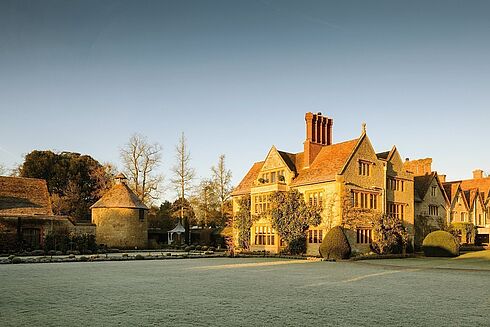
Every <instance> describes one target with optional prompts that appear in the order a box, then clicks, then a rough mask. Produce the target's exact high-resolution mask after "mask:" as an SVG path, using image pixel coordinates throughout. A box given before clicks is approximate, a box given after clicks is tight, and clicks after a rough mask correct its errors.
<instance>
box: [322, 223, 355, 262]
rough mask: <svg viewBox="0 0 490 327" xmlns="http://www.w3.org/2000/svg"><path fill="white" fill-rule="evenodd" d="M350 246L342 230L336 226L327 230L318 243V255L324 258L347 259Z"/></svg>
mask: <svg viewBox="0 0 490 327" xmlns="http://www.w3.org/2000/svg"><path fill="white" fill-rule="evenodd" d="M350 254H351V247H350V245H349V241H348V240H347V237H346V236H345V234H344V231H343V230H342V227H340V226H336V227H334V228H332V229H331V230H329V231H328V233H327V235H325V237H324V238H323V241H322V244H321V245H320V255H321V256H322V257H323V258H326V259H335V260H340V259H349V257H350Z"/></svg>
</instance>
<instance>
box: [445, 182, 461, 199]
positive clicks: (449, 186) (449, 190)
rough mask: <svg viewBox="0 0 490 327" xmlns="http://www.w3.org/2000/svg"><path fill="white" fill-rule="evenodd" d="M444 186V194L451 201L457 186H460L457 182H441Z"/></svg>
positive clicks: (456, 191) (456, 192)
mask: <svg viewBox="0 0 490 327" xmlns="http://www.w3.org/2000/svg"><path fill="white" fill-rule="evenodd" d="M442 185H443V186H444V191H446V195H447V197H448V198H449V200H450V201H451V203H452V202H453V200H454V198H455V197H456V194H458V188H459V187H460V183H459V182H447V183H443V184H442Z"/></svg>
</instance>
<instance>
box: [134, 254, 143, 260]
mask: <svg viewBox="0 0 490 327" xmlns="http://www.w3.org/2000/svg"><path fill="white" fill-rule="evenodd" d="M134 258H135V259H136V260H145V257H144V256H142V255H141V254H137V255H136V256H135V257H134Z"/></svg>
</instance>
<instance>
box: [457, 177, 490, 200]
mask: <svg viewBox="0 0 490 327" xmlns="http://www.w3.org/2000/svg"><path fill="white" fill-rule="evenodd" d="M460 183H461V188H462V189H463V190H469V189H473V188H478V189H479V191H480V192H482V193H483V195H484V199H483V200H486V199H488V196H489V193H490V177H485V178H475V179H467V180H462V181H460Z"/></svg>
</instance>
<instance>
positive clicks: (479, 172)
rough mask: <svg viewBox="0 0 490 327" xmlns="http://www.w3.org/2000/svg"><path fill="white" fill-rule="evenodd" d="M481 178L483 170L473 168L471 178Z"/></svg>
mask: <svg viewBox="0 0 490 327" xmlns="http://www.w3.org/2000/svg"><path fill="white" fill-rule="evenodd" d="M478 178H483V170H481V169H475V170H473V179H478Z"/></svg>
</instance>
